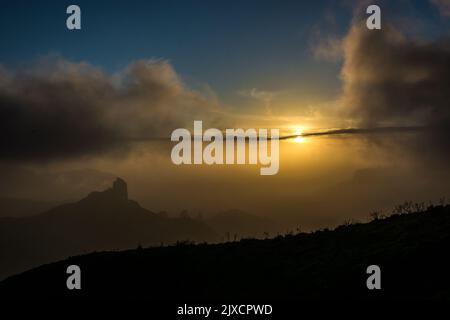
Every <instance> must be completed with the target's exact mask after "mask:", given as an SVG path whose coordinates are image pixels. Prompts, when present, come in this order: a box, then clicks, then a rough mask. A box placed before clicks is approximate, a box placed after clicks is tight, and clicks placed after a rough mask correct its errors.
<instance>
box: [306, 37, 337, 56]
mask: <svg viewBox="0 0 450 320" xmlns="http://www.w3.org/2000/svg"><path fill="white" fill-rule="evenodd" d="M312 52H313V55H314V58H316V59H318V60H325V61H339V60H340V59H341V58H342V56H343V51H342V42H341V39H339V38H338V37H333V36H329V37H326V38H319V39H318V40H316V42H315V43H314V44H313V46H312Z"/></svg>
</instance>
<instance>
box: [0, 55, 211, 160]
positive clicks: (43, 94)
mask: <svg viewBox="0 0 450 320" xmlns="http://www.w3.org/2000/svg"><path fill="white" fill-rule="evenodd" d="M217 112H218V108H217V105H216V104H215V103H214V102H212V103H211V101H210V100H208V99H206V98H205V97H203V96H202V95H201V94H199V93H197V92H194V91H192V90H189V88H187V87H186V86H185V85H184V84H183V82H182V81H181V79H180V77H179V76H178V75H177V74H176V72H175V71H174V69H173V68H172V66H171V65H170V64H169V63H168V62H167V61H163V60H139V61H135V62H133V63H131V64H130V65H129V66H127V67H126V68H125V69H124V70H122V71H120V72H119V73H118V74H115V75H108V74H106V73H105V72H103V71H102V70H100V69H99V68H96V67H95V66H92V65H89V64H87V63H74V62H70V61H67V60H64V59H62V58H56V59H43V60H40V61H39V62H38V63H35V64H33V65H31V66H29V67H28V68H21V69H18V70H8V69H6V68H4V67H1V68H0V133H1V140H0V159H1V160H7V159H10V160H29V161H34V160H53V159H59V158H69V157H79V156H89V155H99V154H102V153H105V152H111V151H118V150H119V151H126V150H129V149H130V147H131V143H132V142H133V141H136V140H142V139H152V138H156V137H168V136H169V135H170V132H171V131H172V130H174V129H175V128H178V127H185V126H192V122H193V120H194V119H202V120H204V121H207V120H210V121H211V123H215V122H214V121H216V120H217V114H216V113H217Z"/></svg>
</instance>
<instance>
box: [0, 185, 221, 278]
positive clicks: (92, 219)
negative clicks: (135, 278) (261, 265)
mask: <svg viewBox="0 0 450 320" xmlns="http://www.w3.org/2000/svg"><path fill="white" fill-rule="evenodd" d="M215 239H216V234H215V232H214V231H213V230H212V229H211V228H209V227H208V226H207V225H206V224H204V223H203V222H201V221H197V220H194V219H190V218H188V217H185V218H169V217H165V216H161V215H158V214H155V213H153V212H151V211H149V210H147V209H145V208H142V207H141V206H140V205H139V204H138V203H137V202H136V201H133V200H129V199H128V192H127V184H126V182H125V181H124V180H122V179H120V178H117V179H116V181H114V183H113V186H112V187H111V188H108V189H107V190H104V191H101V192H91V193H90V194H89V195H88V196H87V197H85V198H83V199H81V200H80V201H78V202H75V203H69V204H63V205H59V206H57V207H55V208H53V209H50V210H47V211H46V212H44V213H41V214H38V215H34V216H30V217H23V218H2V219H0V261H1V264H0V279H2V278H4V277H5V276H8V275H11V274H14V273H17V272H22V271H25V270H26V269H29V268H32V267H35V266H38V265H40V264H43V263H49V262H53V261H57V260H59V259H63V258H66V257H69V256H72V255H77V254H82V253H87V252H90V251H100V250H123V249H130V248H136V247H137V246H138V245H139V244H142V245H143V246H149V245H159V244H161V242H163V243H166V244H167V243H174V242H176V241H179V240H190V241H208V240H215Z"/></svg>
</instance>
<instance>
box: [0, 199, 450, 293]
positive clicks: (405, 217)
mask: <svg viewBox="0 0 450 320" xmlns="http://www.w3.org/2000/svg"><path fill="white" fill-rule="evenodd" d="M449 250H450V207H448V206H447V207H443V206H438V207H430V208H428V209H427V210H425V211H424V212H420V213H411V214H402V215H394V216H391V217H389V218H386V219H377V220H374V221H372V222H370V223H366V224H353V225H345V226H341V227H338V228H336V229H335V230H333V231H329V230H322V231H316V232H314V233H311V234H306V233H301V234H298V235H295V236H293V235H291V236H284V237H282V236H280V237H277V238H274V239H270V240H242V241H240V242H229V243H222V244H215V245H213V244H201V245H190V244H179V245H176V246H169V247H159V248H148V249H139V250H129V251H123V252H101V253H92V254H89V255H85V256H78V257H73V258H70V259H67V260H64V261H61V262H57V263H53V264H50V265H45V266H42V267H39V268H36V269H34V270H31V271H28V272H26V273H23V274H21V275H17V276H13V277H11V278H9V279H7V280H5V281H3V282H1V283H0V296H4V297H14V296H19V297H20V296H31V297H36V296H38V297H45V296H47V297H48V296H58V297H78V298H79V297H114V298H118V297H147V298H153V299H165V298H170V299H176V298H181V301H186V299H187V298H190V299H194V298H207V299H225V298H239V297H247V298H252V299H257V298H271V297H272V298H276V299H281V298H308V299H314V298H339V299H346V298H357V299H371V298H375V299H378V298H432V299H436V298H446V299H448V298H449V297H450V273H449V272H448V270H450V260H449V259H447V257H446V256H447V253H448V252H449ZM72 264H75V265H78V266H80V268H81V270H82V272H81V274H82V280H81V283H82V284H81V286H82V289H81V290H72V291H70V290H68V289H66V279H67V276H68V275H67V274H66V268H67V267H68V266H69V265H72ZM372 264H375V265H378V266H380V268H381V288H382V289H381V290H368V289H367V287H366V280H367V278H368V275H367V274H366V270H367V267H368V266H369V265H372ZM183 299H184V300H183ZM220 301H225V300H220Z"/></svg>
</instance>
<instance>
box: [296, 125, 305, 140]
mask: <svg viewBox="0 0 450 320" xmlns="http://www.w3.org/2000/svg"><path fill="white" fill-rule="evenodd" d="M302 134H303V128H301V127H298V128H296V129H295V131H294V135H296V136H297V137H295V138H294V139H293V141H294V142H296V143H303V142H305V138H303V137H301V135H302Z"/></svg>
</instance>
